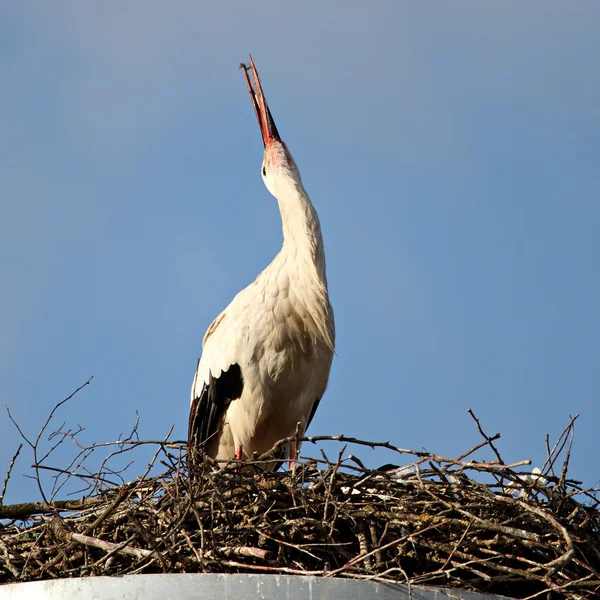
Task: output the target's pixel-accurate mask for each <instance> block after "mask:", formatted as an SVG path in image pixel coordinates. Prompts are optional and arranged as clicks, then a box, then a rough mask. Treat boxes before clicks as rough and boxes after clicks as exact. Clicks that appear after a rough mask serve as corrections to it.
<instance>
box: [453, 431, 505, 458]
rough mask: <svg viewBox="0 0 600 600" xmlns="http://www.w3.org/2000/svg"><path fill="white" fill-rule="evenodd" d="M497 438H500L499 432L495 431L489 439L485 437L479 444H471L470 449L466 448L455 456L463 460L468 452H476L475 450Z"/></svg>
mask: <svg viewBox="0 0 600 600" xmlns="http://www.w3.org/2000/svg"><path fill="white" fill-rule="evenodd" d="M499 439H500V434H499V433H495V434H494V435H493V436H492V437H491V438H489V440H487V439H486V440H483V442H480V443H479V444H477V445H475V446H473V447H472V448H471V449H470V450H467V451H466V452H464V453H463V454H461V455H460V456H458V457H457V458H456V460H464V459H465V458H467V456H469V455H470V454H473V452H477V450H479V449H480V448H483V447H484V446H487V445H488V444H489V443H490V442H494V441H496V440H499Z"/></svg>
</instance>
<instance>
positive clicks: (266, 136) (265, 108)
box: [240, 57, 281, 146]
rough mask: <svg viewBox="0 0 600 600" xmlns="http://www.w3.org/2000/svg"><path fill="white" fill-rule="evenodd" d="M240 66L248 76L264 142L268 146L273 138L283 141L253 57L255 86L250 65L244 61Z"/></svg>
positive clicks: (247, 80)
mask: <svg viewBox="0 0 600 600" xmlns="http://www.w3.org/2000/svg"><path fill="white" fill-rule="evenodd" d="M240 67H241V68H242V69H243V71H244V76H245V77H246V84H247V85H248V91H249V92H250V99H251V100H252V105H253V106H254V112H255V113H256V118H257V119H258V126H259V127H260V134H261V135H262V139H263V144H264V145H265V146H266V145H267V144H268V143H269V142H271V141H272V140H279V141H281V138H280V137H279V132H278V131H277V127H275V121H273V115H271V111H270V110H269V105H268V104H267V101H266V100H265V96H264V94H263V91H262V85H261V84H260V78H259V76H258V71H257V70H256V67H255V66H254V61H253V60H252V57H250V69H251V70H252V75H253V77H254V87H253V86H252V83H251V81H250V77H248V67H247V66H246V65H245V64H244V63H242V64H241V65H240Z"/></svg>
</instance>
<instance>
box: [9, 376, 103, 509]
mask: <svg viewBox="0 0 600 600" xmlns="http://www.w3.org/2000/svg"><path fill="white" fill-rule="evenodd" d="M93 378H94V376H93V375H92V376H91V377H90V378H89V379H88V380H87V381H86V382H85V383H84V384H82V385H80V386H79V387H78V388H77V389H76V390H75V391H74V392H72V393H71V394H70V395H69V396H67V397H66V398H65V399H64V400H61V401H60V402H59V403H58V404H56V406H55V407H54V408H53V409H52V410H51V411H50V414H49V415H48V418H47V419H46V422H45V423H44V425H43V426H42V428H41V429H40V431H39V433H38V435H37V437H36V439H35V442H31V440H29V438H28V437H27V436H26V435H25V434H24V433H23V431H22V430H21V428H20V427H19V425H18V424H17V422H16V421H15V420H14V419H13V416H12V414H11V412H10V409H9V408H8V406H7V407H6V411H7V413H8V418H9V419H10V420H11V421H12V423H13V425H14V426H15V427H16V428H17V431H18V432H19V434H20V435H21V437H22V438H23V440H24V441H25V442H27V444H28V445H29V446H30V447H31V449H32V450H33V462H34V468H35V473H36V476H35V480H36V482H37V486H38V489H39V492H40V494H41V496H42V499H43V500H44V502H46V504H48V498H46V494H45V493H44V489H43V487H42V482H41V481H40V474H39V470H38V466H37V465H38V463H39V461H38V456H37V449H38V445H39V443H40V440H41V439H42V435H43V434H44V431H46V428H47V427H48V425H49V424H50V421H51V420H52V418H53V417H54V414H55V413H56V411H57V410H58V409H59V408H60V407H61V406H62V405H63V404H65V402H68V401H69V400H70V399H71V398H73V396H75V394H77V392H79V391H80V390H82V389H83V388H84V387H86V386H87V385H89V384H90V382H91V381H92V379H93Z"/></svg>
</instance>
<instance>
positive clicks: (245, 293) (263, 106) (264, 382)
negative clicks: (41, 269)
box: [188, 57, 335, 468]
mask: <svg viewBox="0 0 600 600" xmlns="http://www.w3.org/2000/svg"><path fill="white" fill-rule="evenodd" d="M241 67H242V68H243V71H244V75H245V77H246V83H247V85H248V90H249V92H250V98H251V100H252V104H253V105H254V110H255V112H256V116H257V119H258V124H259V126H260V132H261V134H262V139H263V143H264V146H265V151H264V158H263V162H262V166H261V174H262V178H263V181H264V182H265V186H266V187H267V189H268V190H269V192H271V194H273V196H275V198H277V202H278V204H279V211H280V213H281V220H282V223H283V246H282V248H281V250H280V252H279V253H278V254H277V256H275V258H274V259H273V261H272V262H271V264H270V265H269V266H268V267H267V268H266V269H265V270H264V271H263V272H262V273H261V274H260V275H259V276H258V277H257V278H256V280H255V281H254V282H253V283H251V284H250V285H249V286H248V287H247V288H245V289H244V290H242V291H241V292H240V293H239V294H237V296H236V297H235V298H234V299H233V300H232V302H231V303H230V304H229V306H228V307H227V308H226V309H225V310H224V311H223V312H222V313H221V314H220V315H219V316H218V317H217V318H216V319H215V320H214V321H213V322H212V324H211V326H210V327H209V328H208V331H207V332H206V334H205V336H204V340H203V343H202V357H201V358H200V360H199V361H198V366H197V369H196V375H195V376H194V382H193V384H192V398H191V410H190V419H189V429H188V449H189V451H190V452H189V455H190V456H192V451H193V449H194V448H197V447H200V448H202V449H203V450H204V451H205V452H206V453H207V454H208V455H209V456H211V457H213V458H217V459H230V458H234V457H235V458H236V459H243V458H245V459H248V458H251V457H252V456H253V453H254V452H257V453H263V452H266V451H268V450H270V449H271V448H272V447H273V445H274V444H275V442H277V441H279V440H281V439H283V438H285V437H288V436H293V435H294V433H295V432H296V431H299V433H300V435H303V434H304V432H305V431H306V429H307V427H308V426H309V424H310V422H311V420H312V418H313V416H314V414H315V411H316V409H317V406H318V404H319V401H320V400H321V397H322V396H323V393H324V392H325V388H326V386H327V380H328V378H329V370H330V368H331V361H332V359H333V354H334V342H335V328H334V321H333V310H332V308H331V304H330V302H329V296H328V292H327V277H326V274H325V252H324V249H323V237H322V235H321V226H320V223H319V218H318V216H317V212H316V210H315V209H314V207H313V205H312V204H311V201H310V199H309V197H308V194H307V193H306V190H305V189H304V186H303V185H302V179H301V177H300V172H299V171H298V167H297V166H296V163H295V162H294V159H293V158H292V155H291V154H290V151H289V150H288V148H287V146H286V145H285V144H284V143H283V142H282V140H281V138H280V137H279V133H278V131H277V127H275V123H274V121H273V117H272V115H271V111H270V110H269V106H268V105H267V101H266V100H265V97H264V95H263V91H262V86H261V83H260V79H259V77H258V72H257V71H256V67H255V65H254V62H253V60H252V57H250V69H251V70H252V74H253V77H254V87H253V86H252V83H251V82H250V78H249V76H248V72H247V71H248V67H246V66H245V65H243V64H242V65H241ZM298 424H299V425H298ZM295 446H296V444H295V443H294V442H292V443H290V444H289V445H287V447H284V448H283V449H282V453H281V454H279V455H278V457H279V458H283V457H285V456H286V455H287V456H289V459H290V464H293V462H294V460H295V459H296V457H297V453H298V450H299V448H297V447H295ZM265 467H266V468H273V465H271V466H270V467H269V466H268V465H265Z"/></svg>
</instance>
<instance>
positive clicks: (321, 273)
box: [277, 184, 327, 289]
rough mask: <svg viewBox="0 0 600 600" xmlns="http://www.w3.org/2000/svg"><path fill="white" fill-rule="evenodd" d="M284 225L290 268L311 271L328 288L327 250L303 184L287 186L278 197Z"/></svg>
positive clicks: (284, 238) (284, 248) (315, 212)
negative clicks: (312, 269)
mask: <svg viewBox="0 0 600 600" xmlns="http://www.w3.org/2000/svg"><path fill="white" fill-rule="evenodd" d="M277 200H278V203H279V210H280V212H281V220H282V224H283V249H282V252H283V253H284V254H285V255H286V260H287V261H288V262H290V263H291V264H290V266H293V265H295V266H297V267H299V268H303V269H305V268H309V269H310V268H311V267H314V269H315V270H316V273H315V275H316V276H317V277H318V278H319V280H320V281H321V283H322V285H324V286H325V289H326V288H327V277H326V272H325V250H324V247H323V236H322V234H321V224H320V223H319V217H318V215H317V211H316V210H315V208H314V207H313V205H312V203H311V201H310V198H309V197H308V194H307V193H306V191H305V190H304V188H303V187H302V186H301V185H300V184H295V185H290V186H289V187H288V186H286V188H285V191H284V192H283V193H281V194H279V197H278V198H277Z"/></svg>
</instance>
